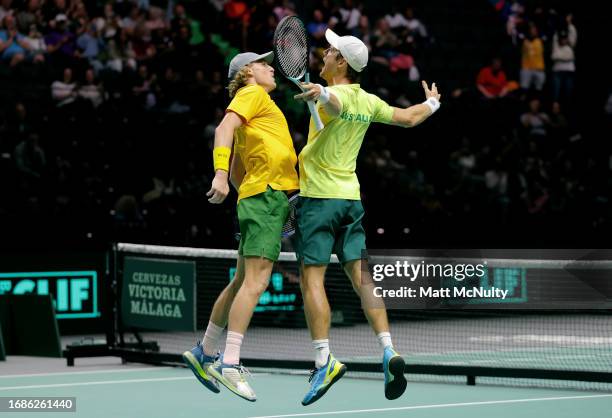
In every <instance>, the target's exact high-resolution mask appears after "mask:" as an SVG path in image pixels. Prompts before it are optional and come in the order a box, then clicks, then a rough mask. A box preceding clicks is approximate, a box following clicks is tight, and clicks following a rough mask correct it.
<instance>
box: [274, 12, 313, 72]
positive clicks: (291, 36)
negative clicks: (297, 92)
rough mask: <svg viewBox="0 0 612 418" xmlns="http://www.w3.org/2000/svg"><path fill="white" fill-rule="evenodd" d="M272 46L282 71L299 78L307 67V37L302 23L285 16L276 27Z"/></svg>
mask: <svg viewBox="0 0 612 418" xmlns="http://www.w3.org/2000/svg"><path fill="white" fill-rule="evenodd" d="M274 47H275V49H276V59H277V62H278V65H279V67H280V69H281V70H282V72H283V73H284V74H285V75H286V76H287V77H291V78H295V79H299V78H301V77H302V76H303V75H304V74H305V73H306V70H307V67H308V38H307V36H306V31H305V29H304V26H303V25H302V23H301V22H300V21H299V20H298V19H295V18H285V19H283V21H281V23H279V26H278V27H277V29H276V33H275V39H274Z"/></svg>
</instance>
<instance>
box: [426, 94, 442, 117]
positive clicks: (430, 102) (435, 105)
mask: <svg viewBox="0 0 612 418" xmlns="http://www.w3.org/2000/svg"><path fill="white" fill-rule="evenodd" d="M423 104H424V105H427V106H429V108H430V109H431V114H432V115H433V114H434V113H436V110H438V109H440V101H439V100H438V99H436V98H435V97H430V98H429V99H427V100H425V101H424V102H423Z"/></svg>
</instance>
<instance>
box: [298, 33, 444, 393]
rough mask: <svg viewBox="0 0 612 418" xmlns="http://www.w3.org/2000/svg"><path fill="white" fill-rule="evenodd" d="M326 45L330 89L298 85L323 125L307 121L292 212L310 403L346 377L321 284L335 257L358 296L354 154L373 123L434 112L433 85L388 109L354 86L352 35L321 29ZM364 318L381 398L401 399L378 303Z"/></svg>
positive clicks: (357, 50) (356, 59) (412, 121)
mask: <svg viewBox="0 0 612 418" xmlns="http://www.w3.org/2000/svg"><path fill="white" fill-rule="evenodd" d="M325 37H326V38H327V41H328V42H329V44H330V46H329V48H328V49H327V50H326V51H325V56H324V58H323V63H324V64H323V69H322V70H321V74H320V75H321V77H322V78H323V79H324V80H325V81H326V82H327V84H328V87H323V86H321V85H319V84H304V85H303V86H304V88H305V89H306V91H305V92H304V93H302V94H299V95H297V96H296V98H297V99H300V100H318V103H317V108H318V111H319V114H320V116H321V120H322V121H323V123H324V124H325V127H324V128H323V129H322V130H321V131H317V130H316V129H314V125H313V122H312V120H311V124H310V132H309V135H308V143H307V145H306V146H305V147H304V149H303V150H302V152H301V153H300V157H299V164H300V198H299V201H298V204H297V206H296V211H297V212H296V215H297V229H296V234H295V247H296V254H297V257H298V260H299V261H300V262H301V264H302V266H301V267H302V277H301V286H302V294H303V298H304V310H305V313H306V319H307V321H308V327H309V328H310V333H311V337H312V340H313V341H312V343H313V347H314V349H315V370H313V373H312V376H311V378H310V384H311V386H310V390H309V392H308V393H307V394H306V396H305V397H304V399H303V400H302V404H303V405H310V404H312V403H313V402H315V401H317V400H318V399H320V398H321V397H322V396H323V395H324V394H325V393H326V392H327V390H328V389H329V388H330V387H331V385H332V384H333V383H334V382H336V381H337V380H338V379H339V378H340V377H342V375H343V374H344V372H345V370H346V367H345V366H344V365H343V364H342V363H340V362H339V361H337V360H336V359H335V358H334V356H333V355H332V354H331V353H330V349H329V328H330V307H329V303H328V301H327V296H326V294H325V287H324V278H325V270H326V268H327V264H328V263H329V261H330V256H331V254H332V253H335V254H336V255H337V256H338V259H339V260H340V262H341V263H342V265H343V267H344V270H345V272H346V274H347V275H348V276H349V278H350V279H351V281H352V284H353V288H354V289H355V291H356V292H357V294H359V295H360V296H362V301H363V300H364V299H363V297H365V295H366V294H367V291H366V289H363V288H362V287H365V286H362V284H363V283H367V281H364V280H362V279H364V278H362V271H361V259H362V252H363V251H364V250H366V242H365V231H364V229H363V226H362V224H361V221H362V219H363V216H364V210H363V206H362V204H361V196H360V188H359V180H358V179H357V174H356V173H355V168H356V165H357V155H358V154H359V149H360V148H361V144H362V143H363V139H364V136H365V134H366V131H367V129H368V127H369V126H370V124H371V123H373V122H379V123H386V124H393V125H399V126H403V127H413V126H416V125H418V124H420V123H421V122H423V121H424V120H425V119H427V118H428V117H430V116H431V115H432V114H433V113H434V112H435V111H436V110H438V108H439V107H440V94H438V90H437V88H436V84H435V83H434V84H433V85H432V88H431V90H430V89H429V87H428V85H427V83H425V82H423V89H424V91H425V97H426V101H425V102H423V103H422V104H418V105H415V106H411V107H409V108H406V109H400V108H396V107H392V106H389V105H388V104H387V103H385V102H384V101H383V100H382V99H380V98H378V97H377V96H375V95H373V94H370V93H367V92H366V91H364V90H363V89H361V87H360V86H359V84H358V81H359V73H360V72H361V71H362V70H363V69H364V68H365V67H366V65H367V63H368V49H367V47H366V46H365V44H364V43H363V42H362V41H361V40H359V39H358V38H356V37H354V36H342V37H341V36H338V35H337V34H336V33H334V32H333V31H331V30H330V29H328V30H327V32H326V33H325ZM362 306H363V307H364V313H365V315H366V317H367V319H368V322H369V323H370V325H371V326H372V328H373V330H374V332H375V334H376V336H377V337H378V341H379V343H380V345H381V347H382V348H383V371H384V374H385V396H386V397H387V399H396V398H398V397H400V396H401V395H402V394H403V393H404V391H405V389H406V379H405V377H404V366H405V363H404V359H403V358H402V357H401V356H400V355H399V354H398V353H397V352H396V351H395V350H394V348H393V343H392V340H391V334H390V331H389V321H388V319H387V312H386V310H385V308H384V304H382V303H380V302H379V303H378V304H373V303H371V302H370V301H368V302H365V301H364V303H362Z"/></svg>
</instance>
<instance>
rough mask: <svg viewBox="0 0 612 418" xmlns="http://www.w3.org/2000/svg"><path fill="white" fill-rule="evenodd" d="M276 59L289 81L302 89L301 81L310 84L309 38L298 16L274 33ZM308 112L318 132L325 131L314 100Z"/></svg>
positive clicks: (286, 19) (289, 19)
mask: <svg viewBox="0 0 612 418" xmlns="http://www.w3.org/2000/svg"><path fill="white" fill-rule="evenodd" d="M272 43H273V46H274V59H275V60H276V68H278V70H279V71H280V72H281V74H282V75H284V76H285V77H286V78H287V79H288V80H291V81H293V82H294V83H295V85H296V86H298V87H299V88H300V90H301V91H304V89H302V86H301V85H300V80H301V79H302V77H304V81H305V82H306V83H310V74H309V73H308V56H309V51H308V36H307V34H306V29H305V28H304V23H302V21H301V20H300V18H299V17H297V16H286V17H284V18H283V20H281V21H280V22H279V23H278V26H277V27H276V30H275V31H274V39H273V41H272ZM306 103H307V104H308V110H310V114H311V115H312V118H313V120H314V123H315V127H316V129H317V131H320V130H321V129H323V122H321V117H320V116H319V113H318V112H317V111H316V109H315V104H314V102H313V101H312V100H310V101H308V102H306Z"/></svg>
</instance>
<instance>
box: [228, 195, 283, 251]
mask: <svg viewBox="0 0 612 418" xmlns="http://www.w3.org/2000/svg"><path fill="white" fill-rule="evenodd" d="M288 214H289V201H288V199H287V194H286V193H285V192H283V191H279V190H274V189H272V188H271V187H268V189H267V190H266V191H265V192H263V193H259V194H257V195H255V196H251V197H247V198H244V199H241V200H240V202H238V223H239V224H240V246H239V247H238V254H240V255H242V256H244V257H265V258H267V259H269V260H272V261H276V260H278V255H279V254H280V249H281V231H282V229H283V225H284V224H285V220H286V219H287V215H288Z"/></svg>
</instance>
